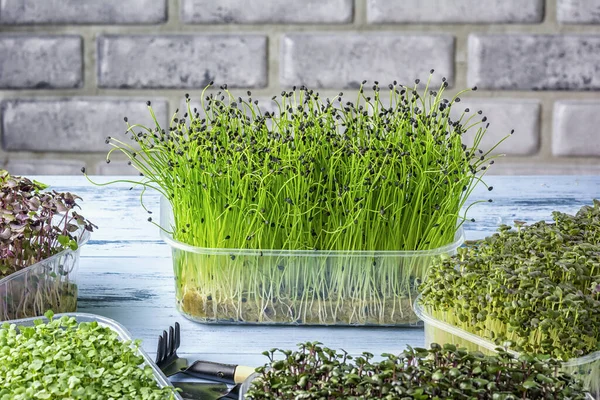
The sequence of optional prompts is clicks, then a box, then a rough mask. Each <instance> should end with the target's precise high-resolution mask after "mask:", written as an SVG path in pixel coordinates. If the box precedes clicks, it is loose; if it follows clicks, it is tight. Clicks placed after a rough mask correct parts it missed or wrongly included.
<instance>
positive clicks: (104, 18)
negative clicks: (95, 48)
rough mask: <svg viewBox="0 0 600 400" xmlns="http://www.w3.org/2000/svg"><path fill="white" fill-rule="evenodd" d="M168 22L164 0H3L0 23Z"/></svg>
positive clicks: (0, 2)
mask: <svg viewBox="0 0 600 400" xmlns="http://www.w3.org/2000/svg"><path fill="white" fill-rule="evenodd" d="M166 20H167V3H166V0H102V1H98V0H43V1H40V0H2V1H0V23H2V24H144V23H147V24H151V23H160V22H164V21H166Z"/></svg>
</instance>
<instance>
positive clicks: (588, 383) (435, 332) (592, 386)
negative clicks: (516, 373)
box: [414, 301, 600, 400]
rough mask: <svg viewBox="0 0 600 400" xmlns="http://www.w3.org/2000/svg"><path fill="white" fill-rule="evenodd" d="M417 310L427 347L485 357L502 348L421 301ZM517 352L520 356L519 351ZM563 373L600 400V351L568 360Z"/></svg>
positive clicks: (564, 364)
mask: <svg viewBox="0 0 600 400" xmlns="http://www.w3.org/2000/svg"><path fill="white" fill-rule="evenodd" d="M414 309H415V313H416V315H417V316H418V317H419V318H420V319H421V320H422V321H423V322H424V323H425V347H429V345H430V344H431V343H438V344H445V343H452V344H455V345H457V346H459V347H464V348H466V349H468V350H471V351H476V350H478V351H481V352H482V353H485V354H493V353H495V349H496V347H498V346H497V345H496V344H495V343H493V342H491V341H489V340H486V339H484V338H482V337H480V336H477V335H475V334H473V333H470V332H466V331H465V330H463V329H460V328H457V327H456V326H453V325H450V324H448V323H446V322H443V321H441V320H439V319H436V318H434V317H433V316H431V315H430V314H429V313H427V312H426V310H425V309H424V308H423V307H421V305H420V304H419V302H418V301H417V302H416V303H415V307H414ZM513 353H514V354H515V355H518V353H516V352H513ZM562 370H563V371H565V372H568V373H569V374H571V375H576V376H578V377H579V378H580V379H582V380H583V383H584V385H585V387H586V388H587V389H588V390H589V391H590V395H591V398H593V399H596V400H600V351H597V352H594V353H591V354H588V355H587V356H583V357H579V358H573V359H571V360H568V361H566V362H564V363H563V367H562Z"/></svg>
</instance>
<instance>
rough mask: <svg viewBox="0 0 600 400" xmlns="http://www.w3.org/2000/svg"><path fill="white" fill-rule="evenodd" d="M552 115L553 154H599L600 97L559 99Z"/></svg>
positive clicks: (598, 155)
mask: <svg viewBox="0 0 600 400" xmlns="http://www.w3.org/2000/svg"><path fill="white" fill-rule="evenodd" d="M553 117H554V130H553V134H552V153H553V154H554V155H557V156H595V157H600V130H599V129H598V127H599V126H600V101H594V100H588V101H583V100H569V101H557V102H556V103H555V104H554V115H553Z"/></svg>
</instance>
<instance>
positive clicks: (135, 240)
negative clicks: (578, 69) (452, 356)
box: [36, 176, 600, 366]
mask: <svg viewBox="0 0 600 400" xmlns="http://www.w3.org/2000/svg"><path fill="white" fill-rule="evenodd" d="M36 179H38V180H40V181H42V182H45V183H48V184H51V185H52V189H55V190H58V191H70V192H72V193H75V194H78V195H79V196H81V197H82V198H83V199H84V201H82V202H81V206H82V214H83V215H85V216H86V217H87V218H89V219H90V220H91V221H93V222H94V223H95V224H96V225H98V226H99V229H98V230H97V232H94V233H93V235H92V238H91V240H90V242H89V243H88V244H87V245H86V246H84V247H83V248H82V259H81V265H80V270H79V286H80V292H79V295H80V297H79V311H81V312H86V313H93V314H99V315H102V316H105V317H108V318H112V319H114V320H116V321H118V322H120V323H121V324H123V325H124V326H125V327H127V328H128V329H129V331H130V332H131V333H132V334H133V336H134V337H136V338H140V339H143V346H144V348H145V350H146V351H147V352H149V353H151V354H154V353H155V350H156V349H155V346H156V341H157V337H158V335H159V334H160V333H161V332H162V330H163V329H165V328H167V327H168V326H169V325H172V324H174V323H175V321H178V322H179V323H180V324H181V326H182V344H181V350H180V352H179V353H180V354H181V355H184V356H187V357H189V358H192V359H193V358H203V359H207V360H213V361H222V362H236V363H243V364H246V365H252V366H258V365H261V364H263V363H264V362H265V360H266V359H265V358H264V357H263V356H262V355H260V353H261V352H262V351H264V350H267V349H270V348H273V347H280V348H294V347H295V346H296V344H297V343H300V342H304V341H309V340H310V341H314V340H318V341H321V342H323V343H324V344H325V345H327V346H329V347H333V348H343V349H345V350H346V351H348V352H350V353H352V354H357V353H360V352H362V351H369V352H371V353H374V354H380V353H383V352H391V353H397V352H400V351H402V350H403V349H404V348H405V346H406V345H411V346H422V345H423V330H422V329H420V328H406V329H400V328H362V327H348V328H341V327H335V328H333V327H331V328H327V327H284V326H280V327H275V326H244V325H210V324H197V323H194V322H190V321H188V320H186V319H185V318H184V317H183V316H181V315H180V314H179V313H178V312H177V311H176V309H175V294H174V283H173V272H172V266H171V258H170V256H171V254H170V249H169V247H168V246H167V245H166V244H165V243H163V242H162V241H161V240H160V238H159V234H158V228H156V227H155V226H153V225H152V224H150V223H149V222H147V218H148V216H149V214H148V213H147V212H146V211H144V210H143V209H142V207H141V206H140V194H141V190H140V189H136V188H134V189H132V190H129V188H130V187H131V185H130V184H116V185H113V186H105V187H97V186H93V185H92V184H90V183H89V182H88V181H87V180H86V179H85V178H84V177H58V176H57V177H48V176H44V177H37V178H36ZM94 179H95V180H97V182H107V181H108V180H109V179H108V178H107V177H96V178H94ZM486 183H487V184H488V185H490V186H493V187H494V190H493V191H491V192H490V191H488V190H487V188H486V187H484V186H480V187H479V188H478V189H477V190H476V191H475V192H474V193H473V194H472V196H471V198H470V200H485V199H488V198H492V199H493V200H494V202H493V203H481V204H478V205H476V206H474V207H473V208H471V210H470V212H469V215H468V216H469V218H475V220H476V221H475V222H468V223H466V224H465V231H466V235H467V239H478V238H482V237H484V236H486V235H488V234H490V233H492V232H493V231H494V230H495V229H496V227H497V226H498V225H499V224H500V223H508V224H510V223H512V221H513V220H515V219H519V220H525V221H529V222H533V221H537V220H541V219H544V220H550V219H551V212H552V211H553V210H559V211H564V212H574V211H576V210H577V209H579V208H580V207H581V206H582V205H584V204H589V203H591V200H592V198H594V197H596V198H600V176H580V177H574V176H557V177H545V176H535V177H515V176H510V177H503V176H492V177H488V178H486ZM158 201H159V198H158V196H157V194H156V193H152V192H146V193H145V195H144V203H145V204H146V206H147V207H148V208H149V209H150V210H151V211H152V212H153V214H152V217H153V218H154V219H155V220H158V215H159V206H158Z"/></svg>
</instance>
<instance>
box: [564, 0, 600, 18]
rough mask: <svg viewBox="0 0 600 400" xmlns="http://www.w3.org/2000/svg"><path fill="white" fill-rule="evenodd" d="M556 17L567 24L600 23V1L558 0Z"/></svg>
mask: <svg viewBox="0 0 600 400" xmlns="http://www.w3.org/2000/svg"><path fill="white" fill-rule="evenodd" d="M556 17H557V19H558V22H561V23H565V24H600V1H598V0H558V3H557V5H556Z"/></svg>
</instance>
